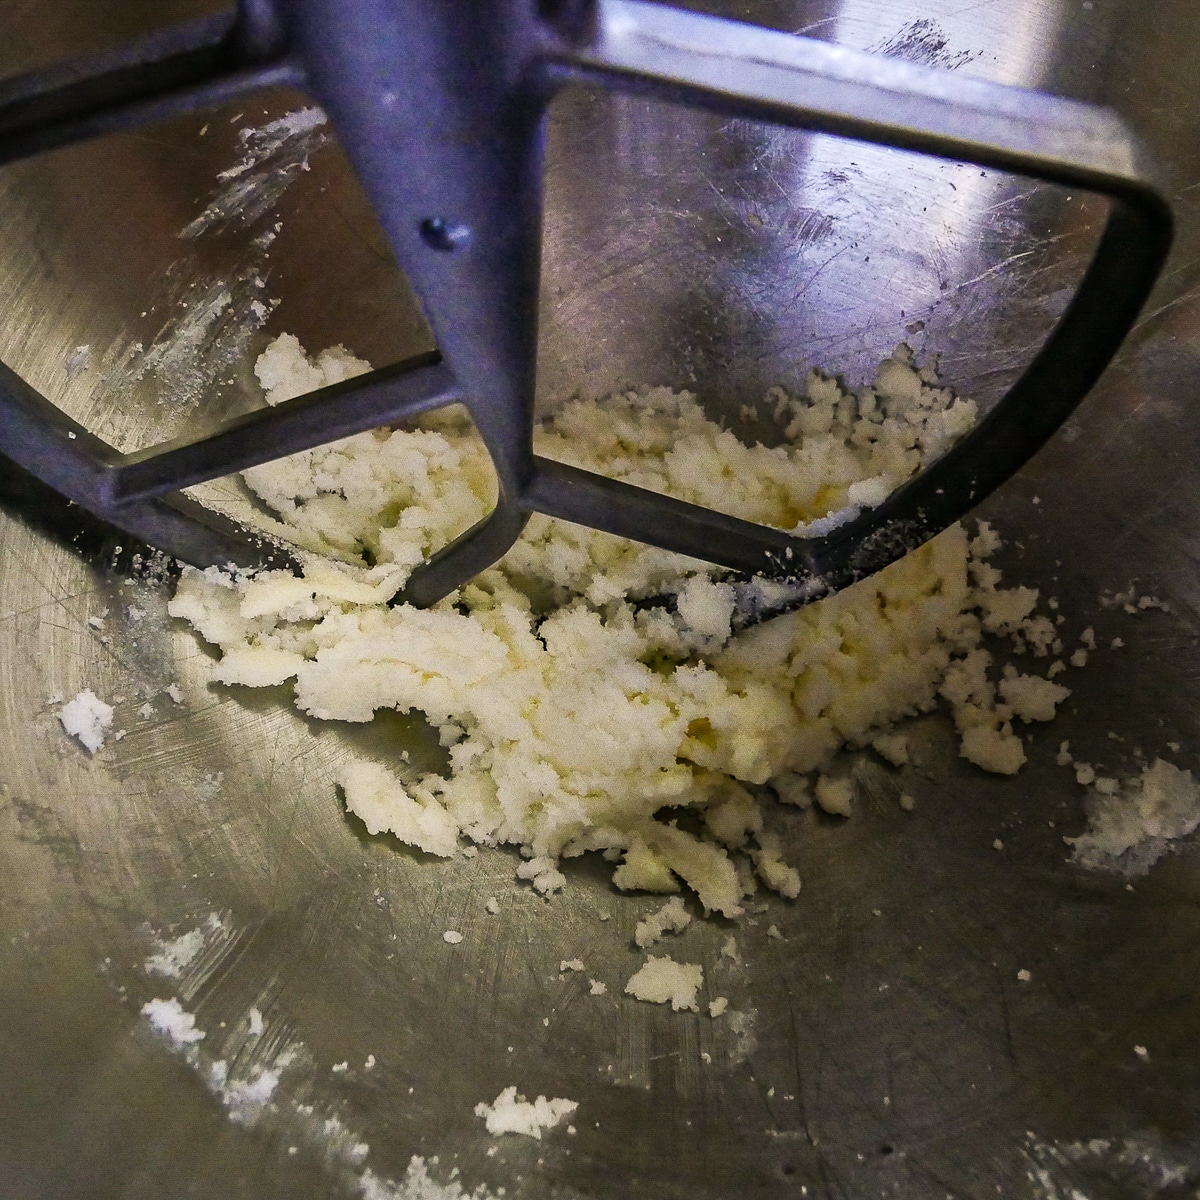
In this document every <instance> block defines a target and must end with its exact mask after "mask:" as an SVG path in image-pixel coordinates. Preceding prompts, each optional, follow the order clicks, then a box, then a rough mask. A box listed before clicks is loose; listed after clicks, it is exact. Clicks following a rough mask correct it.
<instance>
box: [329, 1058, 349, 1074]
mask: <svg viewBox="0 0 1200 1200" xmlns="http://www.w3.org/2000/svg"><path fill="white" fill-rule="evenodd" d="M329 1069H330V1070H331V1071H332V1072H333V1073H334V1074H335V1075H345V1074H346V1072H347V1071H349V1070H350V1063H349V1061H348V1060H345V1059H343V1060H342V1062H339V1063H334V1064H333V1066H332V1067H330V1068H329Z"/></svg>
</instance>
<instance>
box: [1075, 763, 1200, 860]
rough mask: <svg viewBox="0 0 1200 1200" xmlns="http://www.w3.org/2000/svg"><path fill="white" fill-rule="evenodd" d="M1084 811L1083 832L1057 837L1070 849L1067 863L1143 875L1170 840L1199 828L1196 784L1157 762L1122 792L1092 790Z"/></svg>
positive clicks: (1185, 773) (1198, 788) (1186, 775)
mask: <svg viewBox="0 0 1200 1200" xmlns="http://www.w3.org/2000/svg"><path fill="white" fill-rule="evenodd" d="M1087 807H1088V827H1087V830H1086V831H1085V832H1084V833H1082V834H1080V836H1079V837H1075V838H1064V839H1063V840H1064V841H1066V843H1067V844H1068V845H1070V846H1072V847H1073V850H1074V852H1073V854H1072V859H1073V861H1074V862H1076V863H1078V864H1079V865H1080V866H1083V867H1088V868H1090V869H1093V870H1105V871H1120V872H1122V873H1124V874H1126V875H1144V874H1145V873H1146V872H1147V871H1148V870H1149V869H1150V867H1151V866H1152V865H1153V864H1154V863H1155V862H1157V861H1158V859H1159V858H1161V857H1162V855H1163V854H1164V853H1166V851H1167V850H1168V849H1169V848H1170V845H1171V843H1172V842H1173V841H1175V840H1176V839H1178V838H1182V837H1186V836H1187V835H1188V834H1190V833H1192V832H1193V831H1194V830H1195V829H1196V827H1197V826H1198V825H1200V786H1198V785H1197V784H1196V781H1195V780H1194V779H1193V778H1192V773H1191V772H1190V771H1182V770H1180V769H1179V768H1178V767H1176V766H1173V765H1172V764H1171V763H1169V762H1166V761H1165V760H1164V759H1161V758H1158V759H1155V760H1154V762H1153V763H1151V764H1150V765H1149V766H1147V767H1145V768H1144V769H1143V771H1142V774H1141V777H1140V778H1139V779H1136V780H1133V781H1131V782H1130V783H1129V784H1127V785H1126V786H1125V787H1124V788H1118V789H1116V790H1115V791H1114V792H1112V793H1107V794H1105V793H1101V792H1093V794H1092V795H1091V796H1090V797H1089V799H1088V802H1087Z"/></svg>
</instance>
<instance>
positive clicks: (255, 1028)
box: [248, 1008, 266, 1037]
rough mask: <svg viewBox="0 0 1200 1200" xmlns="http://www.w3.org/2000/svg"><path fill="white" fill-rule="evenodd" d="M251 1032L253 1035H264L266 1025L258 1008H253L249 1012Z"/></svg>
mask: <svg viewBox="0 0 1200 1200" xmlns="http://www.w3.org/2000/svg"><path fill="white" fill-rule="evenodd" d="M248 1020H249V1033H250V1036H251V1037H262V1034H263V1030H264V1029H265V1028H266V1025H265V1024H264V1022H263V1015H262V1013H261V1012H260V1011H259V1010H258V1009H257V1008H252V1009H251V1010H250V1013H249V1017H248Z"/></svg>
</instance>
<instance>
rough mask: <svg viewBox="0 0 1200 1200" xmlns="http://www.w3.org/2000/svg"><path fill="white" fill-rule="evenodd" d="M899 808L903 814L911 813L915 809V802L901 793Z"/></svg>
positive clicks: (907, 795)
mask: <svg viewBox="0 0 1200 1200" xmlns="http://www.w3.org/2000/svg"><path fill="white" fill-rule="evenodd" d="M900 807H901V808H902V809H903V810H904V811H905V812H912V810H913V809H914V808H916V807H917V802H916V801H915V800H914V799H913V798H912V797H911V796H910V795H909V794H908V793H907V792H902V793H901V795H900Z"/></svg>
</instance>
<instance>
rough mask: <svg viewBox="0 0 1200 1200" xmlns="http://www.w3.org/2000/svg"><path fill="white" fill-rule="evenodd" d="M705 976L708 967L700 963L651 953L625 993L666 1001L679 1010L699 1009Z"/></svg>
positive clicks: (653, 1001)
mask: <svg viewBox="0 0 1200 1200" xmlns="http://www.w3.org/2000/svg"><path fill="white" fill-rule="evenodd" d="M703 980H704V971H703V968H701V967H700V966H699V965H698V964H697V963H677V962H675V961H674V960H673V959H672V958H671V957H670V956H669V955H664V956H663V957H662V958H658V957H656V956H655V955H653V954H650V955H648V956H647V958H646V963H645V965H644V966H643V967H642V969H641V970H640V971H638V972H637V973H636V974H635V975H634V976H633V977H632V978H631V979H630V980H629V982H628V983H627V984H626V985H625V994H626V995H627V996H632V997H634V999H635V1000H645V1001H647V1002H648V1003H650V1004H666V1003H668V1002H670V1005H671V1007H672V1008H673V1009H674V1010H675V1011H676V1012H679V1011H680V1010H682V1009H689V1010H690V1011H692V1012H697V1011H699V1009H698V1006H697V1004H696V993H697V992H698V991H699V990H700V985H701V983H702V982H703Z"/></svg>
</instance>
